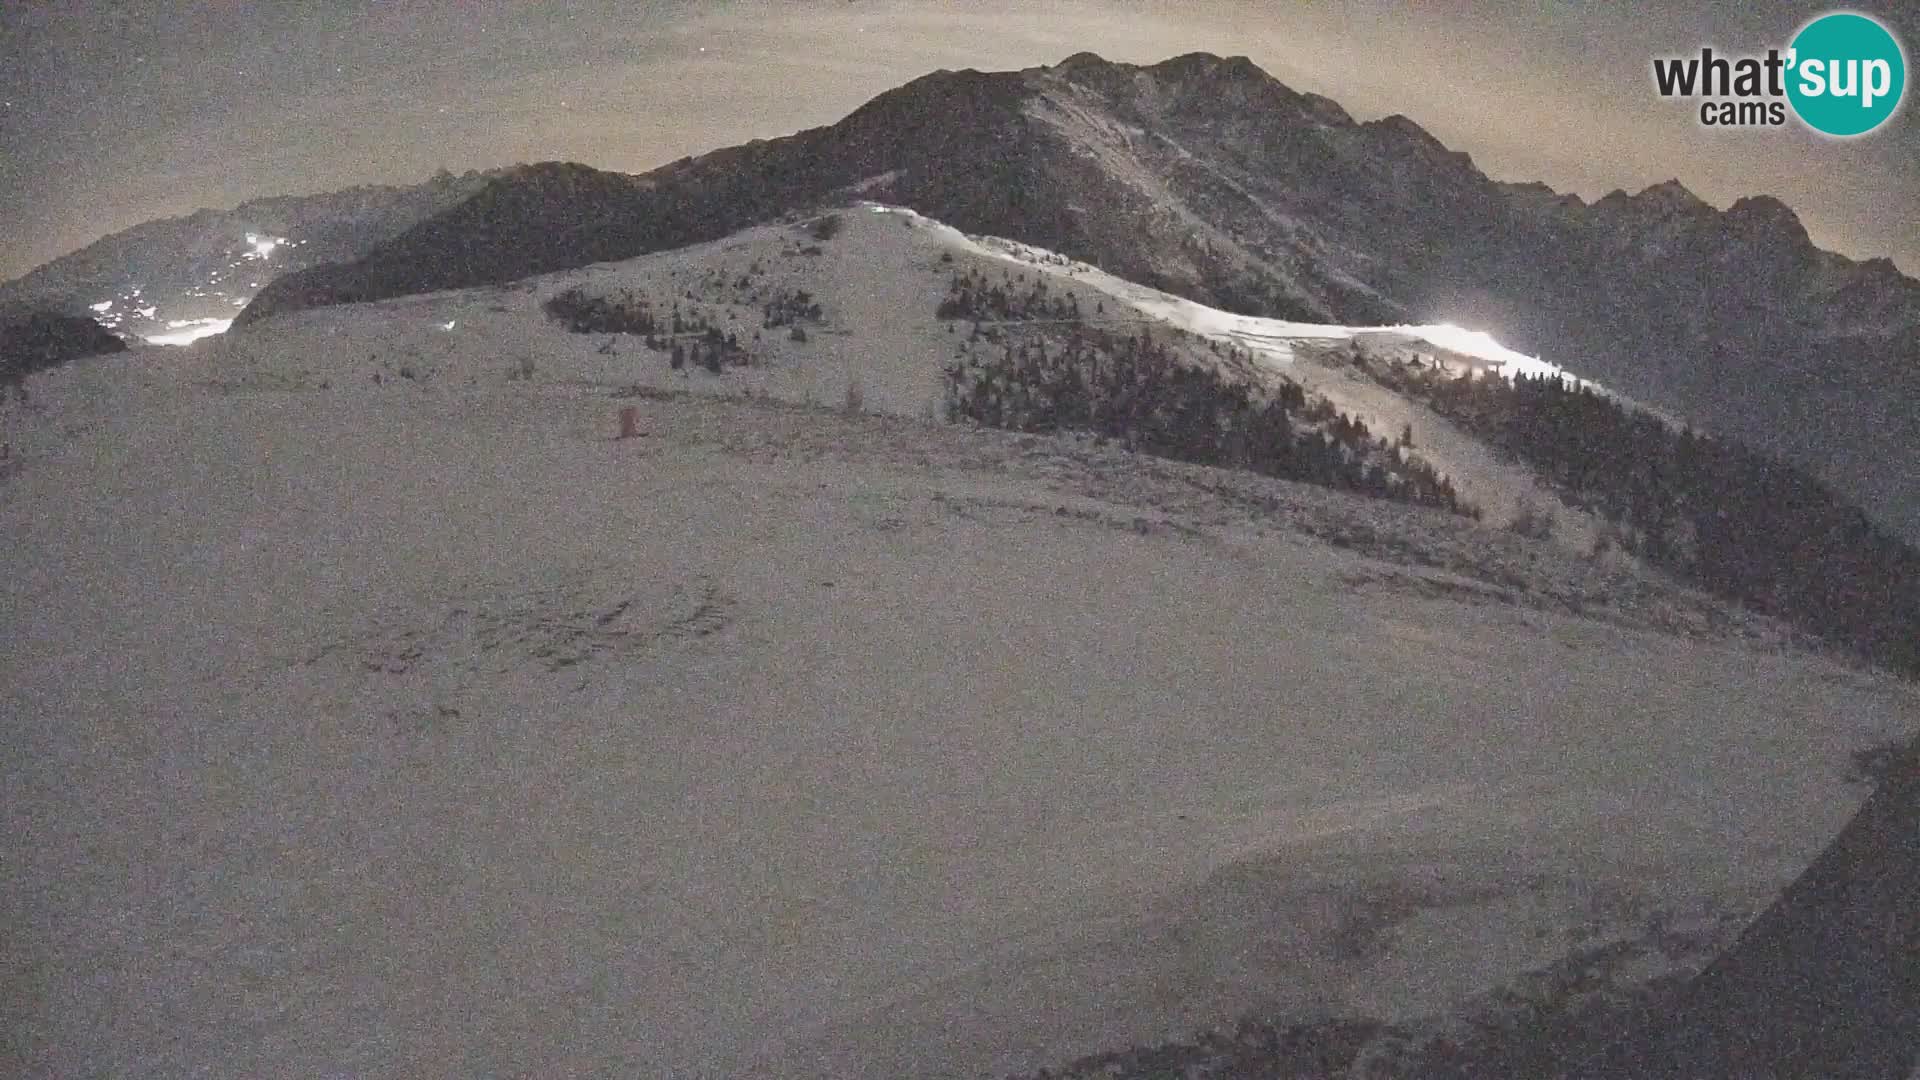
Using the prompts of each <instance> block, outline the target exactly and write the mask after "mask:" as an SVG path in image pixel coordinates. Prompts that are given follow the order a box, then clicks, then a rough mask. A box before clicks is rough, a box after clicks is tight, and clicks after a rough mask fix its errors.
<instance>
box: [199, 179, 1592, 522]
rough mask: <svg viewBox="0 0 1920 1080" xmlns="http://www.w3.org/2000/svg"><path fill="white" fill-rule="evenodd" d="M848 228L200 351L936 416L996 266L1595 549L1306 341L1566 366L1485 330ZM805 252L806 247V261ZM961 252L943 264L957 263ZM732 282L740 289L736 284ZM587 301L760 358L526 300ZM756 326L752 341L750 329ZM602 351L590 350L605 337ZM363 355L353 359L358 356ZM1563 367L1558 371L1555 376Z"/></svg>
mask: <svg viewBox="0 0 1920 1080" xmlns="http://www.w3.org/2000/svg"><path fill="white" fill-rule="evenodd" d="M842 219H843V221H844V225H843V229H844V232H843V233H842V234H841V235H840V236H839V237H838V238H836V239H835V240H832V241H829V242H826V243H819V242H816V241H815V240H813V239H812V238H811V237H810V236H809V234H808V232H807V230H806V228H805V227H804V225H803V226H777V225H776V226H763V227H759V228H754V229H748V230H745V231H744V232H741V233H739V234H736V235H734V236H733V237H730V238H728V239H727V240H724V241H719V242H715V243H711V244H702V245H696V246H694V247H690V248H684V249H680V250H677V251H673V252H666V253H662V254H659V255H653V256H647V257H643V258H639V259H633V260H630V261H627V262H623V263H614V264H603V265H600V266H594V267H588V268H584V269H581V270H577V271H571V272H567V273H561V274H553V275H547V276H544V277H540V278H532V279H528V280H526V281H523V282H519V283H516V284H514V285H509V286H503V287H495V288H488V289H477V290H466V291H461V292H453V293H441V294H433V295H430V296H425V297H406V298H402V299H398V300H391V301H382V302H379V303H376V304H369V305H354V306H350V307H347V308H342V309H339V310H335V309H333V308H317V309H312V310H309V311H305V312H298V313H294V314H291V315H286V316H281V317H278V318H275V319H272V320H270V321H269V322H267V323H264V324H260V325H256V326H253V327H249V328H247V330H246V332H245V333H243V334H235V335H229V336H227V337H224V338H222V339H220V340H219V341H218V343H217V344H216V345H215V346H213V347H212V348H211V349H209V350H207V351H205V352H204V353H202V354H200V356H201V358H202V359H201V362H204V363H206V364H208V365H209V366H210V369H211V370H214V371H217V372H219V373H220V374H219V375H218V376H217V378H219V379H223V380H229V381H230V380H234V379H240V378H245V377H249V376H244V375H243V374H242V373H243V372H248V371H253V370H255V369H256V368H257V369H258V370H260V371H262V372H264V373H269V374H263V375H262V376H261V377H264V378H270V379H282V380H284V379H293V380H295V381H298V382H302V383H303V384H305V383H314V382H317V381H330V382H337V381H341V380H343V379H369V378H371V377H372V376H373V373H374V372H376V371H377V372H379V373H380V375H381V377H382V378H394V377H396V376H397V375H398V372H399V371H400V369H401V368H403V367H404V368H406V369H408V370H411V371H412V372H414V374H415V376H416V377H418V378H422V379H429V380H431V379H448V378H450V379H456V380H463V381H466V380H472V381H482V382H484V381H498V379H499V378H501V377H502V373H503V372H505V371H507V370H509V369H510V368H513V367H514V366H516V365H519V364H521V363H522V362H523V361H526V362H531V363H532V364H533V365H534V368H535V370H536V371H537V372H539V373H541V374H542V375H543V377H550V378H592V379H624V380H628V381H631V382H633V383H637V384H641V385H648V386H656V387H676V386H677V387H686V388H689V389H693V390H697V391H702V392H716V391H723V392H752V393H757V394H767V395H770V396H774V397H778V398H783V399H787V400H793V401H814V402H822V403H832V404H838V403H841V402H842V401H844V400H845V399H846V396H847V395H848V393H849V392H856V393H858V394H860V395H861V396H862V397H863V400H864V405H865V407H866V408H868V409H870V410H874V411H881V412H892V413H898V414H901V415H908V416H927V415H931V414H933V413H934V412H936V411H937V410H938V407H939V400H940V378H939V376H940V371H941V368H942V366H943V365H944V364H945V363H946V362H947V361H948V360H950V359H951V358H952V357H953V356H954V355H955V351H954V350H955V344H956V340H957V339H956V338H955V337H954V336H953V335H951V334H949V333H948V332H947V329H946V328H945V327H944V326H943V325H942V324H941V323H940V322H938V321H937V320H936V319H935V318H934V311H935V308H936V307H937V306H938V304H939V301H940V299H941V298H942V296H943V295H944V293H945V289H946V285H947V282H948V280H949V278H950V276H951V275H952V274H953V273H954V272H955V271H956V269H961V268H965V267H968V266H979V267H983V268H984V269H986V270H987V271H988V272H989V273H990V274H991V275H993V276H995V277H996V278H997V276H998V275H999V274H1000V273H1002V272H1003V271H1004V270H1005V269H1006V268H1008V267H1015V268H1018V271H1019V272H1022V273H1029V274H1032V273H1046V274H1049V275H1052V276H1053V278H1054V280H1056V281H1057V282H1058V283H1060V284H1061V285H1062V286H1063V287H1064V288H1066V289H1067V290H1069V291H1072V292H1074V293H1075V294H1076V295H1078V296H1079V298H1080V299H1082V300H1083V302H1084V303H1083V308H1084V310H1085V311H1087V312H1089V313H1090V312H1092V311H1093V310H1094V307H1095V304H1096V303H1098V302H1100V301H1102V300H1106V301H1115V300H1117V301H1119V304H1118V305H1116V306H1114V307H1113V308H1112V310H1110V311H1108V312H1107V313H1106V314H1105V315H1103V316H1100V317H1093V316H1091V315H1090V316H1089V321H1091V322H1095V323H1101V324H1105V325H1108V326H1124V327H1126V328H1128V329H1129V331H1131V330H1132V329H1134V328H1136V327H1139V326H1143V325H1146V326H1156V327H1159V328H1160V329H1161V330H1162V332H1167V333H1172V334H1174V335H1177V336H1179V337H1181V338H1183V339H1184V340H1185V341H1186V342H1187V351H1188V352H1189V353H1190V354H1191V355H1190V359H1191V360H1192V362H1194V363H1215V362H1217V361H1216V360H1214V359H1212V358H1211V354H1210V353H1209V352H1208V351H1207V349H1206V348H1204V346H1205V344H1206V343H1207V342H1220V343H1223V344H1228V345H1233V346H1237V347H1239V348H1242V349H1245V350H1247V351H1248V352H1250V353H1251V354H1252V356H1253V357H1254V359H1255V362H1256V365H1257V369H1256V372H1255V374H1256V375H1261V374H1262V373H1264V376H1265V377H1266V378H1268V379H1272V378H1275V377H1284V378H1287V379H1291V380H1293V381H1294V382H1297V383H1299V384H1301V385H1302V386H1303V387H1304V388H1305V389H1306V390H1307V391H1308V392H1309V393H1310V394H1312V395H1316V396H1319V397H1324V398H1325V399H1327V400H1328V401H1329V402H1331V403H1332V404H1333V405H1334V406H1335V407H1336V408H1337V409H1339V410H1340V411H1342V412H1345V413H1348V414H1349V415H1351V416H1353V417H1354V418H1355V419H1359V420H1362V421H1364V422H1365V423H1366V424H1367V426H1368V427H1369V428H1370V429H1371V430H1373V431H1376V432H1380V433H1383V434H1388V435H1392V434H1396V433H1398V432H1400V431H1401V430H1402V429H1405V428H1410V429H1411V431H1412V434H1413V436H1414V441H1415V445H1416V446H1417V447H1418V450H1417V453H1418V455H1419V456H1420V457H1421V458H1423V459H1425V460H1426V461H1427V462H1428V463H1429V464H1431V465H1433V466H1434V467H1435V468H1436V469H1437V470H1439V471H1440V472H1441V473H1442V474H1444V475H1446V476H1447V477H1448V478H1449V479H1450V480H1451V481H1452V482H1453V484H1454V486H1455V487H1456V488H1457V489H1458V490H1459V492H1460V494H1461V496H1462V497H1463V498H1464V499H1465V500H1466V501H1468V502H1470V503H1473V504H1475V505H1477V506H1479V507H1480V508H1481V509H1483V510H1484V511H1485V512H1486V515H1487V517H1486V521H1487V524H1488V525H1489V526H1492V527H1498V526H1501V525H1505V524H1506V523H1508V522H1510V521H1511V520H1512V519H1513V518H1514V517H1515V516H1517V515H1518V514H1519V513H1520V512H1522V510H1523V509H1525V508H1529V507H1531V508H1542V507H1552V508H1553V509H1554V513H1555V515H1556V518H1557V520H1558V521H1559V523H1560V527H1559V528H1558V529H1557V530H1556V533H1555V539H1556V542H1558V543H1560V544H1562V545H1563V546H1565V547H1567V548H1568V549H1569V550H1574V551H1581V552H1585V551H1588V550H1590V549H1591V547H1592V545H1593V540H1594V536H1595V532H1596V529H1597V525H1596V523H1595V522H1594V521H1592V520H1591V519H1590V518H1589V517H1588V516H1587V515H1585V514H1582V513H1581V512H1579V511H1577V510H1574V509H1571V508H1569V507H1566V506H1564V505H1563V504H1561V502H1560V501H1559V499H1558V497H1557V496H1556V495H1555V494H1554V493H1553V492H1552V491H1551V490H1549V489H1548V488H1547V487H1546V486H1544V485H1542V484H1541V483H1539V482H1538V480H1537V479H1536V478H1535V477H1534V476H1533V474H1532V473H1531V472H1529V471H1528V470H1527V469H1526V468H1524V467H1523V466H1521V465H1519V464H1517V463H1514V462H1511V461H1508V460H1505V459H1504V458H1502V457H1501V456H1499V455H1497V454H1495V453H1494V452H1493V451H1492V450H1490V449H1489V448H1488V447H1486V446H1485V445H1484V444H1482V443H1481V442H1479V441H1478V440H1476V439H1474V438H1472V437H1471V436H1469V435H1467V434H1466V433H1464V432H1462V431H1460V430H1459V429H1458V428H1457V427H1456V426H1455V425H1453V424H1452V423H1451V422H1449V421H1447V420H1445V419H1444V418H1442V417H1440V416H1438V415H1436V414H1434V413H1433V412H1432V411H1431V410H1429V409H1427V408H1425V407H1424V406H1421V405H1419V404H1417V403H1414V402H1411V401H1409V400H1407V399H1406V398H1404V397H1402V396H1400V395H1398V394H1395V393H1393V392H1392V391H1390V390H1387V389H1385V388H1382V387H1380V386H1378V385H1376V384H1375V383H1373V382H1371V381H1369V380H1366V379H1364V378H1361V377H1359V376H1358V375H1357V374H1356V373H1354V372H1353V371H1351V370H1349V369H1347V368H1346V367H1344V366H1340V365H1331V364H1323V363H1319V362H1316V361H1315V360H1314V359H1313V354H1312V353H1311V351H1310V350H1307V349H1303V348H1301V346H1303V345H1314V344H1320V345H1324V344H1327V343H1332V342H1340V341H1347V340H1353V339H1356V338H1358V339H1361V340H1364V341H1366V342H1368V343H1369V344H1370V347H1372V348H1375V349H1386V348H1392V347H1393V343H1394V342H1409V341H1411V342H1419V343H1422V344H1423V347H1424V348H1425V351H1426V353H1427V355H1428V356H1429V358H1430V359H1431V358H1432V357H1435V356H1438V357H1442V358H1447V359H1450V360H1455V361H1462V362H1465V361H1471V362H1474V363H1478V364H1483V365H1486V366H1487V367H1488V368H1490V369H1491V370H1495V371H1499V372H1503V373H1506V374H1507V375H1508V376H1509V377H1510V376H1511V375H1512V374H1515V373H1518V372H1526V373H1530V374H1538V373H1549V374H1562V375H1563V374H1564V373H1563V372H1561V371H1560V370H1559V369H1558V368H1555V367H1553V366H1552V365H1551V364H1548V363H1546V362H1543V361H1541V360H1538V359H1537V358H1533V357H1527V356H1522V355H1520V354H1518V353H1514V352H1512V351H1511V350H1508V349H1505V348H1503V347H1501V346H1500V345H1499V344H1498V343H1497V342H1495V341H1493V340H1492V339H1491V338H1489V337H1487V336H1486V335H1485V334H1484V333H1475V332H1470V331H1465V330H1462V329H1460V328H1458V327H1451V326H1420V327H1349V326H1331V325H1319V324H1310V323H1290V322H1284V321H1281V320H1274V319H1260V318H1254V317H1249V316H1240V315H1233V314H1230V313H1227V312H1223V311H1219V310H1217V309H1214V308H1209V307H1206V306H1204V305H1200V304H1196V303H1193V302H1192V301H1188V300H1183V299H1181V298H1179V297H1175V296H1172V295H1169V294H1167V293H1163V292H1160V291H1158V290H1155V289H1150V288H1147V287H1144V286H1141V285H1137V284H1134V283H1132V282H1128V281H1125V280H1123V279H1119V278H1115V277H1113V276H1112V275H1110V274H1106V273H1104V272H1103V271H1100V270H1099V269H1097V268H1094V267H1091V266H1087V265H1085V264H1082V263H1075V262H1072V261H1071V260H1068V259H1066V258H1064V257H1062V256H1060V255H1057V254H1055V253H1052V252H1048V251H1045V250H1044V249H1039V248H1034V247H1031V246H1029V245H1025V244H1019V243H1015V242H1012V241H1007V240H1002V239H998V238H992V237H979V238H975V237H968V236H965V235H963V234H961V233H960V232H959V231H958V230H955V229H953V228H951V227H950V226H947V225H944V224H942V223H940V222H937V221H933V220H932V219H929V218H926V217H924V216H922V215H919V214H917V213H915V212H913V211H911V210H906V209H902V208H898V207H887V206H880V205H876V204H863V205H862V206H861V207H860V208H859V210H857V211H855V212H849V213H846V214H843V215H842ZM807 252H816V253H815V254H807ZM956 260H957V261H956ZM743 281H744V282H745V284H744V285H743V284H742V282H743ZM573 287H578V288H580V289H582V290H583V291H584V292H586V293H588V294H590V295H593V296H620V295H623V294H631V295H638V296H643V297H647V298H649V299H650V300H651V302H652V306H653V307H654V308H655V309H656V310H657V311H658V312H659V313H660V314H661V315H662V317H664V316H665V315H666V314H667V312H668V311H669V309H670V308H671V307H673V306H674V305H676V304H677V305H680V306H682V307H683V308H685V309H686V310H687V311H689V312H691V311H693V310H695V309H696V308H697V309H698V310H700V311H702V312H704V313H707V314H709V315H711V316H712V318H713V319H714V320H715V322H716V323H717V324H718V325H720V326H722V327H723V328H726V329H728V330H730V331H733V332H736V333H738V335H739V336H740V338H741V339H742V340H743V341H744V342H745V344H746V346H747V348H748V350H749V351H750V352H751V353H752V354H753V355H754V356H755V357H756V360H757V362H756V364H755V365H753V366H751V367H748V368H743V369H739V370H736V371H731V372H730V373H729V374H728V375H727V377H726V378H725V379H723V380H715V379H712V378H709V377H707V376H705V375H703V374H702V373H700V372H697V371H691V370H690V371H687V372H683V373H678V374H676V373H673V372H671V371H670V370H669V369H668V366H667V364H666V361H665V355H664V354H662V353H655V352H649V351H647V350H645V349H644V348H642V347H641V345H640V344H639V342H638V340H637V339H635V338H631V337H614V339H613V340H612V341H611V343H609V340H608V339H609V336H610V335H603V336H599V337H594V336H591V335H578V334H569V333H567V332H565V331H564V330H562V329H561V328H560V327H559V326H557V325H555V324H553V323H551V322H550V321H548V320H546V319H545V318H544V317H543V316H541V314H540V311H539V305H540V303H541V302H543V301H544V300H546V299H547V298H549V297H551V296H553V295H555V294H557V293H559V292H561V291H563V290H565V289H568V288H573ZM795 290H805V291H807V292H808V293H809V294H810V295H811V296H813V297H815V298H816V299H817V300H818V301H819V302H820V304H821V306H822V309H823V320H822V322H821V323H820V324H819V325H813V324H809V329H811V330H812V331H813V332H812V336H811V338H810V340H809V341H807V342H805V343H795V342H792V341H790V340H789V339H788V333H787V328H785V327H778V328H771V329H763V328H762V326H761V322H762V319H761V315H762V306H763V303H764V302H765V301H766V300H767V299H769V298H772V297H775V296H777V295H781V294H790V293H792V292H793V291H795ZM756 334H757V335H758V336H757V337H756V336H755V335H756ZM603 346H604V347H606V348H607V350H608V351H606V352H602V351H601V350H602V347H603ZM363 360H364V361H366V362H364V363H363V362H362V361H363ZM1569 378H1571V377H1570V376H1569Z"/></svg>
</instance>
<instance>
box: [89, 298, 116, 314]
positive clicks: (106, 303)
mask: <svg viewBox="0 0 1920 1080" xmlns="http://www.w3.org/2000/svg"><path fill="white" fill-rule="evenodd" d="M87 306H88V307H90V308H92V309H93V310H95V311H101V312H105V311H111V310H113V301H111V300H102V301H100V302H99V303H97V304H89V305H87Z"/></svg>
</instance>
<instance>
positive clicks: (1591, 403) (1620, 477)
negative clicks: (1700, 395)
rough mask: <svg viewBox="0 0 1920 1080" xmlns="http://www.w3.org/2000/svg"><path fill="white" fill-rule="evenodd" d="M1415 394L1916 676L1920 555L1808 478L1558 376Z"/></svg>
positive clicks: (1634, 545) (1656, 547) (1633, 528)
mask: <svg viewBox="0 0 1920 1080" xmlns="http://www.w3.org/2000/svg"><path fill="white" fill-rule="evenodd" d="M1410 388H1412V389H1414V390H1415V392H1417V393H1420V394H1422V395H1423V396H1424V397H1425V399H1426V400H1427V401H1428V402H1429V404H1430V405H1431V406H1432V407H1433V408H1434V409H1435V410H1436V411H1437V412H1439V413H1440V414H1441V415H1443V416H1446V417H1449V418H1451V419H1452V420H1454V421H1455V422H1456V423H1459V424H1460V425H1461V426H1463V427H1465V428H1467V429H1468V430H1470V431H1473V432H1474V433H1475V434H1477V435H1479V436H1480V437H1482V438H1484V439H1486V440H1487V441H1488V442H1490V443H1492V444H1494V445H1495V446H1498V447H1500V448H1502V449H1504V450H1506V451H1508V452H1509V453H1511V454H1513V455H1514V456H1515V457H1517V458H1519V459H1521V460H1523V461H1525V462H1526V463H1527V464H1528V465H1529V466H1531V467H1532V468H1533V469H1535V470H1536V471H1538V472H1539V473H1540V474H1541V475H1542V476H1543V477H1545V478H1546V479H1547V481H1548V482H1549V483H1551V484H1553V485H1554V486H1555V487H1556V488H1557V489H1558V490H1559V491H1560V493H1561V494H1562V495H1563V496H1564V497H1565V498H1566V499H1567V500H1568V502H1570V503H1571V504H1573V505H1576V506H1579V507H1582V508H1583V509H1587V510H1589V511H1592V512H1593V513H1595V514H1597V515H1599V516H1601V517H1603V518H1605V519H1606V520H1607V521H1609V522H1611V523H1613V524H1614V525H1615V526H1616V529H1617V532H1618V533H1619V535H1620V536H1621V537H1622V538H1623V542H1624V543H1625V544H1626V545H1627V546H1628V547H1629V548H1630V549H1631V550H1633V551H1635V552H1637V553H1638V554H1640V555H1641V556H1643V557H1644V558H1646V559H1647V560H1648V561H1649V562H1652V563H1654V564H1657V565H1660V566H1663V567H1666V568H1669V569H1671V570H1674V571H1677V572H1679V573H1681V574H1682V575H1683V576H1685V577H1686V578H1688V579H1689V580H1691V581H1693V582H1695V583H1697V584H1698V585H1700V586H1702V587H1704V588H1706V589H1707V590H1709V591H1711V592H1713V593H1715V594H1717V595H1720V596H1723V597H1726V598H1728V599H1731V600H1735V601H1738V602H1740V603H1742V604H1744V605H1747V606H1749V607H1751V608H1753V609H1755V610H1758V611H1762V612H1765V613H1767V614H1771V615H1776V616H1779V617H1781V618H1783V619H1785V620H1787V621H1788V622H1790V623H1792V624H1794V625H1796V626H1799V627H1800V628H1802V629H1804V630H1807V631H1809V632H1812V633H1814V634H1817V635H1819V636H1821V637H1824V638H1827V639H1828V640H1831V641H1834V642H1835V643H1837V644H1841V645H1844V646H1847V647H1849V648H1851V649H1853V650H1854V651H1856V652H1858V653H1859V654H1861V655H1863V656H1865V657H1867V658H1869V659H1872V660H1874V661H1877V662H1879V663H1882V664H1886V665H1888V666H1891V667H1893V668H1895V669H1897V670H1902V671H1906V672H1910V673H1913V674H1916V675H1920V552H1915V551H1914V550H1913V549H1912V548H1911V547H1909V546H1907V545H1906V544H1904V543H1902V542H1901V541H1900V540H1898V539H1897V538H1895V537H1894V536H1892V535H1891V534H1889V533H1888V532H1887V531H1886V530H1884V529H1881V528H1879V527H1878V526H1876V525H1874V524H1873V522H1872V521H1870V520H1869V519H1868V518H1867V516H1866V515H1865V514H1864V513H1862V512H1861V511H1860V510H1859V509H1858V508H1856V507H1854V506H1852V505H1850V504H1848V503H1847V502H1846V501H1845V500H1843V499H1842V498H1841V497H1840V496H1839V495H1838V494H1836V493H1835V492H1834V491H1833V490H1832V489H1831V488H1829V487H1828V486H1827V485H1825V484H1824V483H1822V482H1820V481H1819V480H1816V479H1815V478H1813V477H1812V476H1810V475H1809V474H1807V473H1806V472H1804V471H1802V470H1800V469H1798V468H1795V467H1793V466H1791V465H1787V464H1785V463H1783V462H1780V461H1776V460H1773V459H1771V458H1769V457H1766V456H1764V455H1762V454H1759V453H1756V452H1754V451H1752V450H1749V449H1747V448H1746V447H1743V446H1741V445H1740V444H1738V443H1735V442H1731V441H1728V440H1724V439H1718V438H1711V437H1707V436H1703V435H1700V434H1698V433H1695V432H1693V431H1690V430H1686V429H1680V430H1676V429H1674V428H1673V427H1671V426H1669V425H1668V424H1667V423H1666V422H1665V421H1663V420H1661V419H1660V418H1658V417H1655V416H1652V415H1650V414H1648V413H1646V412H1645V411H1643V410H1639V409H1634V408H1630V407H1628V406H1627V405H1624V404H1622V403H1621V402H1620V401H1618V400H1616V399H1614V398H1611V397H1609V396H1607V395H1604V394H1601V393H1598V392H1596V391H1594V390H1593V389H1592V388H1590V387H1585V386H1578V385H1574V384H1572V383H1569V382H1567V381H1564V380H1562V379H1559V378H1555V377H1549V376H1537V377H1536V376H1521V377H1519V378H1517V379H1514V380H1512V381H1507V380H1505V379H1500V378H1482V379H1454V378H1447V377H1445V376H1441V375H1437V374H1428V375H1426V376H1424V377H1423V378H1420V379H1417V380H1414V381H1413V382H1412V383H1411V384H1410Z"/></svg>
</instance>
